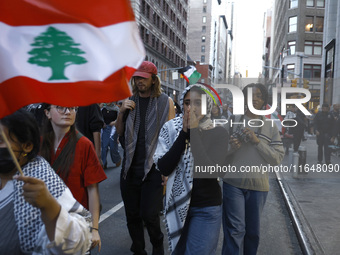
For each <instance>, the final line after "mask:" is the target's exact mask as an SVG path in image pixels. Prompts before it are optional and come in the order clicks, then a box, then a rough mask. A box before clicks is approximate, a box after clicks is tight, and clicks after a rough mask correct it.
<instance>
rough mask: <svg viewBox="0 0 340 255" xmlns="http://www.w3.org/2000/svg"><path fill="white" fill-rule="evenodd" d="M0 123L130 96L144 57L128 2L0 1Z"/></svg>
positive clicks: (99, 0)
mask: <svg viewBox="0 0 340 255" xmlns="http://www.w3.org/2000/svg"><path fill="white" fill-rule="evenodd" d="M0 10H1V15H0V118H2V117H4V116H6V115H9V114H11V113H13V112H14V111H16V110H18V109H20V108H21V107H23V106H26V105H28V104H32V103H41V102H45V103H50V104H55V105H61V106H84V105H90V104H93V103H101V102H112V101H118V100H120V99H124V98H127V97H129V96H130V95H131V90H130V88H129V85H128V81H129V80H130V78H131V76H132V74H133V73H134V72H135V70H136V69H137V68H138V67H139V66H140V64H141V63H142V62H143V60H144V57H145V50H144V46H143V43H142V41H141V39H140V36H139V31H138V27H137V24H136V22H135V18H134V14H133V10H132V8H131V6H130V1H129V0H114V1H113V0H67V1H66V0H65V1H64V0H49V1H46V0H29V1H28V0H26V1H22V0H1V1H0Z"/></svg>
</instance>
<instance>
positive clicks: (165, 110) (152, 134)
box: [124, 93, 169, 178]
mask: <svg viewBox="0 0 340 255" xmlns="http://www.w3.org/2000/svg"><path fill="white" fill-rule="evenodd" d="M130 99H131V100H133V101H134V102H135V103H136V107H135V110H133V111H130V112H129V115H128V117H127V119H126V123H125V134H124V136H125V169H124V178H125V177H126V175H127V172H128V170H129V168H130V166H131V162H132V159H133V156H134V153H135V148H136V144H137V138H138V131H139V126H140V111H139V96H138V94H137V95H134V96H132V97H131V98H130ZM168 116H169V97H168V96H167V95H165V94H164V93H163V94H161V95H160V96H159V97H150V101H149V104H148V107H147V110H146V115H145V155H146V158H145V163H144V178H145V177H146V176H147V174H148V173H149V171H150V170H151V166H152V164H153V159H152V157H153V154H154V152H155V150H156V146H157V140H158V135H159V131H160V130H161V128H162V126H163V124H164V123H165V122H166V121H167V120H168Z"/></svg>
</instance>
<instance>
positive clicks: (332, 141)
mask: <svg viewBox="0 0 340 255" xmlns="http://www.w3.org/2000/svg"><path fill="white" fill-rule="evenodd" d="M334 141H335V137H334V136H332V138H331V144H334Z"/></svg>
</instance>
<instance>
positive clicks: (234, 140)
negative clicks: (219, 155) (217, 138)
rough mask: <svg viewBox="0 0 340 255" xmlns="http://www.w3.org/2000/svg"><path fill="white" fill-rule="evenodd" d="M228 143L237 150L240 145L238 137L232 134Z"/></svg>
mask: <svg viewBox="0 0 340 255" xmlns="http://www.w3.org/2000/svg"><path fill="white" fill-rule="evenodd" d="M229 143H230V145H231V147H232V148H233V149H235V150H238V149H239V148H240V147H241V144H242V143H241V142H240V140H239V139H237V138H235V137H232V136H231V137H230V139H229Z"/></svg>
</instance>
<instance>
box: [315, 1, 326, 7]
mask: <svg viewBox="0 0 340 255" xmlns="http://www.w3.org/2000/svg"><path fill="white" fill-rule="evenodd" d="M316 7H319V8H325V0H316Z"/></svg>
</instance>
